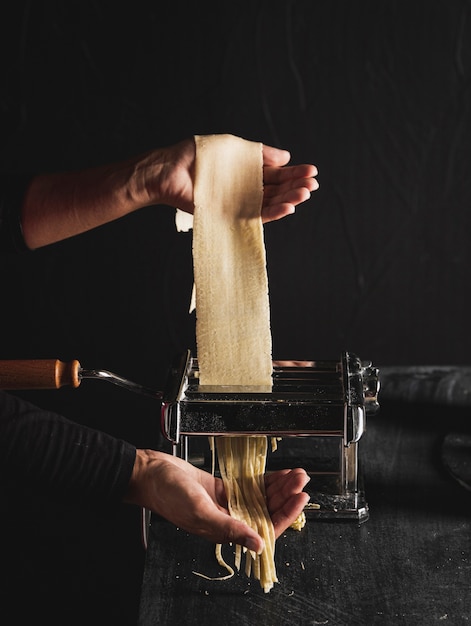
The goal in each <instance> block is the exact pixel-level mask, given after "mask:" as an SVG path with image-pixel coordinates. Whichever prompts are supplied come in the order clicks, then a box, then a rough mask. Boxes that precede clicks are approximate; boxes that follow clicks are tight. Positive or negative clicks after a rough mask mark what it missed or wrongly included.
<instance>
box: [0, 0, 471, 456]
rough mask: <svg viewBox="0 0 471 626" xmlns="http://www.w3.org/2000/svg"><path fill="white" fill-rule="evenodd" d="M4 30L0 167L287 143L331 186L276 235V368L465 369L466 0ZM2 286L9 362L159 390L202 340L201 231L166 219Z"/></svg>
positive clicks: (109, 402)
mask: <svg viewBox="0 0 471 626" xmlns="http://www.w3.org/2000/svg"><path fill="white" fill-rule="evenodd" d="M0 16H1V17H0V25H1V30H2V37H1V39H2V45H4V46H5V48H4V50H3V52H2V56H1V61H0V71H1V85H2V87H1V91H0V104H1V116H0V125H1V142H0V167H1V168H2V169H3V170H5V171H33V172H36V171H47V170H63V169H71V168H83V167H88V166H92V165H96V164H100V163H104V162H107V161H112V160H113V161H114V160H118V159H121V158H125V157H127V156H130V155H131V154H134V153H137V152H140V151H143V150H147V149H150V148H152V147H156V146H160V145H164V144H170V143H173V142H176V141H178V140H179V139H181V138H183V137H186V136H189V135H192V134H195V133H219V132H228V133H234V134H236V135H240V136H243V137H246V138H248V139H253V140H257V141H263V142H265V143H267V144H271V145H276V146H280V147H284V148H288V149H289V150H290V151H291V153H292V161H293V162H313V163H315V164H316V165H317V166H318V168H319V182H320V190H319V191H318V192H316V193H315V194H313V197H312V199H311V200H310V201H309V202H308V203H306V204H305V205H304V206H302V207H301V208H299V209H298V211H297V213H296V215H295V216H293V217H290V218H289V219H286V220H283V221H281V222H279V223H274V224H270V225H268V226H267V227H266V228H265V236H266V246H267V255H268V266H269V280H270V292H271V311H272V332H273V340H274V352H275V357H277V358H296V359H298V358H337V357H338V356H339V355H340V353H341V352H342V351H344V350H346V349H348V350H351V351H354V352H356V353H357V354H359V355H360V356H361V357H362V358H364V359H366V358H368V359H372V360H373V362H374V363H375V364H377V365H379V366H381V365H388V364H395V365H396V364H397V365H400V364H451V363H453V364H469V352H470V347H471V345H470V344H471V340H470V334H469V332H468V323H467V321H468V313H469V306H468V300H469V298H468V288H469V283H470V277H471V264H470V260H471V259H470V246H469V239H470V232H471V220H470V205H471V176H470V174H469V165H470V163H471V116H470V113H471V83H470V78H471V3H470V2H469V0H450V1H448V2H442V1H440V0H391V1H389V2H385V1H378V0H358V1H357V2H352V1H351V0H346V1H345V0H332V1H326V0H291V1H289V0H285V1H280V2H271V1H269V0H259V1H253V0H249V1H242V2H235V3H228V2H220V3H217V4H216V6H212V3H208V4H206V3H204V2H198V3H196V2H195V3H193V2H187V3H184V2H174V3H165V4H164V3H159V2H155V1H154V2H151V1H146V0H135V1H134V2H121V3H113V2H97V1H91V0H82V1H81V2H75V1H72V2H67V3H64V2H57V1H54V0H50V1H44V2H31V1H29V2H28V1H19V2H15V3H14V4H13V3H12V4H11V5H10V6H8V7H6V6H4V7H3V8H2V9H0ZM0 278H1V281H2V293H3V298H2V306H1V310H0V323H1V328H2V337H1V344H0V345H1V354H2V356H3V357H4V358H10V357H16V358H18V357H59V358H63V359H69V358H78V359H79V360H80V361H81V362H82V363H83V364H85V365H87V366H88V367H101V368H106V369H111V370H113V371H116V372H118V373H120V374H122V375H123V376H126V377H129V378H131V379H134V380H137V381H139V382H142V383H144V384H147V385H150V386H154V387H156V388H159V386H160V385H161V384H162V382H163V378H164V375H165V371H166V368H167V366H168V363H169V361H170V359H171V358H172V356H173V355H175V354H176V353H178V352H179V351H180V350H182V349H184V348H186V347H187V346H190V347H192V346H193V322H194V320H193V318H192V317H191V316H189V315H188V314H187V308H188V302H189V296H190V289H191V283H192V276H191V235H182V234H176V232H175V229H174V226H173V210H172V209H171V208H169V207H158V208H156V207H151V208H148V209H146V210H143V211H141V212H140V213H139V214H136V215H133V216H131V217H129V218H126V219H124V220H121V221H120V222H117V223H115V224H112V225H109V226H106V227H103V228H101V229H99V230H97V231H96V232H93V233H89V234H86V235H83V236H80V237H77V238H75V239H72V240H70V241H67V242H64V243H61V244H58V245H54V246H50V247H49V248H47V249H43V250H40V251H37V252H35V253H34V254H32V255H27V256H24V257H22V258H20V259H19V260H16V261H14V262H13V261H12V262H11V263H9V264H8V266H6V267H2V268H1V275H0ZM27 395H29V396H30V397H32V398H33V399H34V400H35V401H36V402H39V403H42V404H45V403H47V405H48V406H52V407H53V408H57V409H58V410H60V411H62V412H64V413H65V414H66V415H68V416H70V417H72V418H73V419H78V420H80V421H83V422H84V423H88V424H91V425H93V426H97V427H99V428H103V429H105V430H107V431H109V432H112V433H113V434H115V435H117V436H121V437H125V438H127V439H130V440H131V441H133V442H134V443H136V444H138V445H156V444H158V435H157V425H156V414H157V407H155V406H154V405H153V404H152V403H151V402H150V401H148V400H145V399H140V398H136V397H130V394H128V393H126V392H121V391H120V390H115V389H106V390H105V389H103V383H96V384H94V383H93V382H91V381H90V383H86V384H83V385H82V387H81V389H80V390H78V391H73V392H72V391H70V392H69V391H64V392H51V393H49V392H41V394H27Z"/></svg>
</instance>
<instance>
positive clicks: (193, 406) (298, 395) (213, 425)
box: [0, 351, 379, 521]
mask: <svg viewBox="0 0 471 626" xmlns="http://www.w3.org/2000/svg"><path fill="white" fill-rule="evenodd" d="M84 378H96V379H101V380H105V381H107V382H111V383H113V384H115V385H119V386H121V387H124V388H127V389H129V390H131V391H134V392H137V393H141V394H145V395H147V396H151V397H153V398H154V399H157V400H159V401H160V403H161V427H162V432H163V434H164V436H165V437H166V438H167V439H168V440H169V441H170V442H171V444H172V446H173V452H174V454H176V455H178V456H180V457H182V458H184V459H185V460H187V461H189V462H191V463H193V464H196V465H198V466H200V467H202V468H204V469H207V470H209V471H211V469H212V466H213V459H212V456H211V451H210V446H209V440H208V438H209V437H211V436H220V435H226V436H236V435H248V436H250V435H266V436H269V437H271V438H272V442H274V444H275V445H274V447H276V451H272V450H270V449H269V453H268V457H267V471H271V470H275V469H282V468H285V467H286V468H289V467H303V468H304V469H305V470H306V471H307V472H308V473H309V475H310V476H311V481H310V483H309V485H308V486H307V490H308V491H310V496H311V500H310V502H309V504H308V505H307V507H306V514H307V516H308V517H314V518H335V519H354V520H358V521H364V520H366V519H367V518H368V506H367V502H366V499H365V495H364V490H363V485H362V480H361V475H360V464H359V458H358V444H359V441H360V439H361V437H362V435H363V433H364V431H365V422H366V416H367V414H369V413H373V412H375V411H377V409H378V401H377V395H378V389H379V382H378V370H377V369H376V368H374V367H373V366H372V365H371V363H365V362H362V361H360V360H359V359H358V357H357V356H355V355H354V354H352V353H349V352H346V353H344V354H343V355H342V356H341V358H340V360H339V361H277V362H274V363H273V377H272V385H270V386H268V387H246V386H244V387H240V386H239V387H237V386H235V387H225V386H224V387H208V386H202V385H200V384H199V369H198V359H197V358H196V357H193V356H192V355H191V352H190V351H187V352H185V353H184V354H183V355H181V356H180V357H179V358H178V359H177V361H176V362H175V364H174V365H173V366H172V367H171V368H170V370H169V373H168V380H167V383H166V385H165V388H164V391H163V392H160V391H153V390H151V389H148V388H146V387H143V386H141V385H138V384H136V383H133V382H131V381H128V380H126V379H124V378H122V377H121V376H117V375H116V374H113V373H112V372H108V371H106V370H90V369H84V368H82V366H81V365H80V363H79V362H78V361H76V360H75V361H70V362H68V363H65V362H62V361H59V360H53V359H50V360H48V359H46V360H29V361H28V360H23V361H0V388H2V389H32V388H36V389H38V388H59V387H62V386H64V385H70V386H72V387H78V386H79V385H80V383H81V380H82V379H84Z"/></svg>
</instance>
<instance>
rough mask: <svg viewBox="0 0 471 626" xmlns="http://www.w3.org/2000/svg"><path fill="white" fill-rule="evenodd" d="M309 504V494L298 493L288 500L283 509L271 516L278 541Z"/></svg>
mask: <svg viewBox="0 0 471 626" xmlns="http://www.w3.org/2000/svg"><path fill="white" fill-rule="evenodd" d="M308 502H309V495H308V494H307V493H304V492H302V493H298V494H296V495H294V496H292V497H291V498H290V499H289V500H287V501H286V502H285V504H284V505H283V507H282V508H281V509H279V510H278V511H277V512H276V513H274V514H273V515H272V516H271V518H272V522H273V528H274V530H275V538H276V539H278V537H279V536H280V535H281V534H282V533H284V531H285V530H286V529H287V528H289V527H290V526H291V524H293V523H294V521H295V520H296V518H297V517H299V515H301V513H302V512H303V509H304V507H305V506H306V504H307V503H308Z"/></svg>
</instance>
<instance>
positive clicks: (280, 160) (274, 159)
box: [263, 145, 291, 167]
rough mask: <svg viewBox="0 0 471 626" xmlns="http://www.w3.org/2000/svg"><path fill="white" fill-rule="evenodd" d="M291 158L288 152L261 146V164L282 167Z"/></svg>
mask: <svg viewBox="0 0 471 626" xmlns="http://www.w3.org/2000/svg"><path fill="white" fill-rule="evenodd" d="M290 158H291V154H290V153H289V152H288V150H281V149H280V148H273V147H272V146H266V145H263V164H264V165H271V166H275V167H276V166H278V167H282V166H283V165H286V164H287V163H288V162H289V160H290Z"/></svg>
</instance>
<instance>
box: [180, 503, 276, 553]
mask: <svg viewBox="0 0 471 626" xmlns="http://www.w3.org/2000/svg"><path fill="white" fill-rule="evenodd" d="M198 513H199V514H198V519H196V516H191V517H190V519H188V521H187V522H184V523H183V524H180V527H181V528H183V529H184V530H186V531H188V532H190V533H192V534H195V535H199V536H200V537H203V538H205V539H207V540H209V541H211V542H212V543H221V544H238V545H241V546H244V547H245V548H248V549H249V550H253V551H254V552H256V553H257V554H260V553H261V552H262V550H263V548H264V545H265V544H264V541H263V539H262V537H261V536H260V535H259V534H258V533H257V532H256V531H255V530H253V529H252V528H250V526H248V525H247V524H245V523H244V522H241V521H239V520H237V519H235V518H233V517H230V515H229V514H228V513H227V512H226V513H224V512H222V511H220V510H218V509H217V508H212V507H208V508H206V509H205V510H204V509H203V507H202V508H201V510H200V511H199V512H198Z"/></svg>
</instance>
